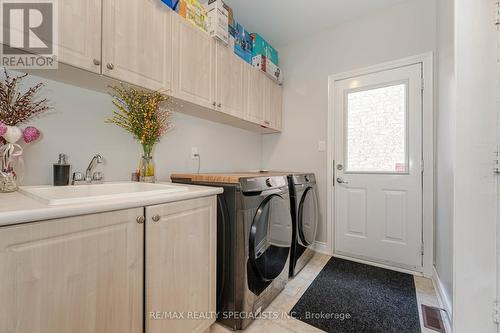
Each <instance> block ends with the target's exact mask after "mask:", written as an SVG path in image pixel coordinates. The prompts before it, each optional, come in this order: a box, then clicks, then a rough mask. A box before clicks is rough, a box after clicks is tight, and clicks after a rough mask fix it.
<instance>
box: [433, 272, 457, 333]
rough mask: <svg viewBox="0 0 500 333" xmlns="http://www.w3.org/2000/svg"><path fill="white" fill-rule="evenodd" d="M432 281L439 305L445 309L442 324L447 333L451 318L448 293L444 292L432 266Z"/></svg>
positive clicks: (450, 330)
mask: <svg viewBox="0 0 500 333" xmlns="http://www.w3.org/2000/svg"><path fill="white" fill-rule="evenodd" d="M432 283H433V284H434V289H435V290H436V293H437V298H438V301H439V305H440V306H441V307H442V308H443V309H444V310H445V311H444V312H445V313H444V315H443V319H444V325H445V328H446V332H447V333H451V332H452V324H451V323H452V322H453V321H452V319H453V308H452V305H451V302H450V299H449V298H448V295H447V294H446V292H445V289H444V285H443V283H442V282H441V280H440V279H439V275H438V273H437V271H436V267H435V266H433V267H432Z"/></svg>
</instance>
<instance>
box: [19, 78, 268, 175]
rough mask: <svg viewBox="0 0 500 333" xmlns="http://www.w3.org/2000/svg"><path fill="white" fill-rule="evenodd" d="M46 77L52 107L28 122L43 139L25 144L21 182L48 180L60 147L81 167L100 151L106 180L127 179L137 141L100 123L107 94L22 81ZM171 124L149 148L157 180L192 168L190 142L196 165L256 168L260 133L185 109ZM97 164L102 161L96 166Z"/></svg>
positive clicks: (133, 165) (107, 104) (107, 108)
mask: <svg viewBox="0 0 500 333" xmlns="http://www.w3.org/2000/svg"><path fill="white" fill-rule="evenodd" d="M39 81H43V82H46V83H47V86H46V87H45V90H44V92H43V96H44V97H45V96H46V97H48V98H49V100H50V102H51V104H52V105H53V106H54V110H52V111H50V114H47V115H46V116H44V117H42V118H40V119H36V120H35V121H33V122H32V124H34V125H35V126H37V127H38V128H39V129H40V130H41V131H42V132H43V139H42V140H40V141H39V142H37V143H35V144H32V145H31V146H27V147H25V154H24V159H25V166H26V167H25V168H26V170H25V177H24V182H23V183H24V184H26V185H29V184H51V183H52V164H53V163H54V162H56V161H57V155H58V153H59V152H64V153H66V154H68V155H69V161H70V163H71V164H72V166H73V170H79V171H84V170H85V168H86V167H87V165H88V163H89V161H90V159H91V157H92V156H93V155H94V154H95V153H101V154H102V155H103V157H104V158H105V160H106V163H105V165H104V166H103V167H102V171H104V175H105V179H106V180H108V181H118V180H129V179H130V175H131V173H132V171H134V170H135V169H136V168H137V164H138V161H139V157H140V155H141V149H140V145H139V144H138V143H137V142H135V141H134V140H133V139H132V136H131V135H130V134H128V133H127V132H125V131H124V130H122V129H121V128H118V127H117V126H115V125H111V124H105V123H104V120H105V119H106V118H107V117H109V116H110V114H111V112H112V110H113V106H112V104H111V97H110V96H109V95H107V94H106V93H97V92H94V91H90V90H85V89H81V88H78V87H75V86H71V85H67V84H63V83H59V82H55V81H48V80H45V79H42V78H38V77H31V78H30V79H29V80H26V83H27V84H29V83H30V82H39ZM173 121H174V126H175V128H174V129H173V130H172V131H171V132H170V133H168V134H167V135H166V136H165V137H164V138H163V139H162V141H161V143H160V144H159V145H158V146H157V147H156V150H155V151H154V156H155V162H156V167H157V174H158V179H159V180H168V179H169V175H170V173H171V172H173V171H177V172H179V171H193V172H195V171H196V169H197V162H196V161H195V160H192V159H191V158H190V154H191V147H193V146H194V147H197V148H198V150H199V153H200V155H201V171H202V172H203V171H205V172H206V171H234V170H247V169H256V170H258V169H259V168H260V166H261V145H262V139H261V135H260V134H257V133H251V132H248V131H244V130H240V129H237V128H234V127H230V126H226V125H221V124H217V123H213V122H209V121H205V120H202V119H199V118H195V117H190V116H187V115H184V114H175V115H174V118H173ZM99 168H101V167H99Z"/></svg>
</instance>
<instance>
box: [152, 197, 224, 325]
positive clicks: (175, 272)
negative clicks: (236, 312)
mask: <svg viewBox="0 0 500 333" xmlns="http://www.w3.org/2000/svg"><path fill="white" fill-rule="evenodd" d="M216 214H217V211H216V197H209V198H200V199H195V200H188V201H180V202H173V203H168V204H164V205H159V206H152V207H147V208H146V332H147V333H160V332H161V333H163V332H169V333H177V332H179V333H186V332H193V333H197V332H204V331H206V330H207V329H208V328H209V327H210V326H211V325H212V323H213V322H214V321H215V317H213V313H215V311H216V308H215V307H216V280H215V279H216V267H215V265H216V256H217V254H216V239H217V234H216V227H217V224H216V223H217V222H216Z"/></svg>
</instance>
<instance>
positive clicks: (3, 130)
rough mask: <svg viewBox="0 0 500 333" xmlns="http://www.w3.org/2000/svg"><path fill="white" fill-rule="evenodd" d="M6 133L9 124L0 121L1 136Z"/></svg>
mask: <svg viewBox="0 0 500 333" xmlns="http://www.w3.org/2000/svg"><path fill="white" fill-rule="evenodd" d="M5 133H7V125H5V124H4V123H0V136H3V135H4V134H5Z"/></svg>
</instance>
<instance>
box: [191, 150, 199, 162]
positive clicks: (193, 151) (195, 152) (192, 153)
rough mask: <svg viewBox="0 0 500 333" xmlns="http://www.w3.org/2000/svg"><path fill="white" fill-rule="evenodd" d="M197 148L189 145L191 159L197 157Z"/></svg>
mask: <svg viewBox="0 0 500 333" xmlns="http://www.w3.org/2000/svg"><path fill="white" fill-rule="evenodd" d="M198 157H199V155H198V148H197V147H191V158H192V159H193V160H195V159H198Z"/></svg>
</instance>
